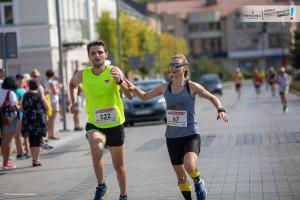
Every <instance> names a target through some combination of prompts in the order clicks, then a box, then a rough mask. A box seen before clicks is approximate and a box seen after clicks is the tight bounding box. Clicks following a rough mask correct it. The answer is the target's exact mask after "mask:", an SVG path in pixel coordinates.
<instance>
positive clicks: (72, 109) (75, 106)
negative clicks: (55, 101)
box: [70, 103, 78, 114]
mask: <svg viewBox="0 0 300 200" xmlns="http://www.w3.org/2000/svg"><path fill="white" fill-rule="evenodd" d="M77 106H78V105H77V103H72V104H71V107H70V111H71V113H72V114H76V113H78V109H77Z"/></svg>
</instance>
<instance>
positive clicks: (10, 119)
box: [0, 76, 18, 169]
mask: <svg viewBox="0 0 300 200" xmlns="http://www.w3.org/2000/svg"><path fill="white" fill-rule="evenodd" d="M15 88H16V85H15V80H14V77H12V76H8V77H6V78H5V79H4V81H3V84H2V89H1V90H0V105H2V106H1V125H2V127H1V128H2V140H1V151H2V157H3V163H2V167H3V168H4V169H13V168H16V166H17V165H16V164H15V163H13V162H9V156H10V152H11V141H12V139H13V137H14V136H15V134H16V127H17V112H16V111H17V110H18V100H17V96H16V94H15V93H14V90H15ZM4 119H6V120H4Z"/></svg>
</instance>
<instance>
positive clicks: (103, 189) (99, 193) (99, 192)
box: [94, 184, 107, 200]
mask: <svg viewBox="0 0 300 200" xmlns="http://www.w3.org/2000/svg"><path fill="white" fill-rule="evenodd" d="M106 194H107V186H106V184H103V185H101V186H98V187H96V192H95V198H94V200H103V199H104V196H105V195H106Z"/></svg>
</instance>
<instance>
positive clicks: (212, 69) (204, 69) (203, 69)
mask: <svg viewBox="0 0 300 200" xmlns="http://www.w3.org/2000/svg"><path fill="white" fill-rule="evenodd" d="M209 73H222V74H223V76H224V80H232V77H233V75H232V73H231V72H230V71H228V70H226V69H225V68H224V67H223V66H221V65H220V64H217V63H215V62H213V61H212V60H210V59H208V58H207V57H205V56H203V57H201V58H200V59H199V60H197V61H196V63H195V64H194V65H193V66H192V69H191V75H192V79H193V80H198V79H199V78H200V77H201V75H203V74H209Z"/></svg>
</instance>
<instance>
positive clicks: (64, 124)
mask: <svg viewBox="0 0 300 200" xmlns="http://www.w3.org/2000/svg"><path fill="white" fill-rule="evenodd" d="M55 3H56V5H55V6H56V23H57V36H58V48H59V74H60V77H61V81H62V88H61V91H62V102H63V103H62V110H63V131H67V123H66V108H65V107H66V105H65V102H66V101H65V100H66V98H65V84H64V70H63V63H64V57H63V49H62V42H61V27H60V13H59V0H55Z"/></svg>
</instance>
